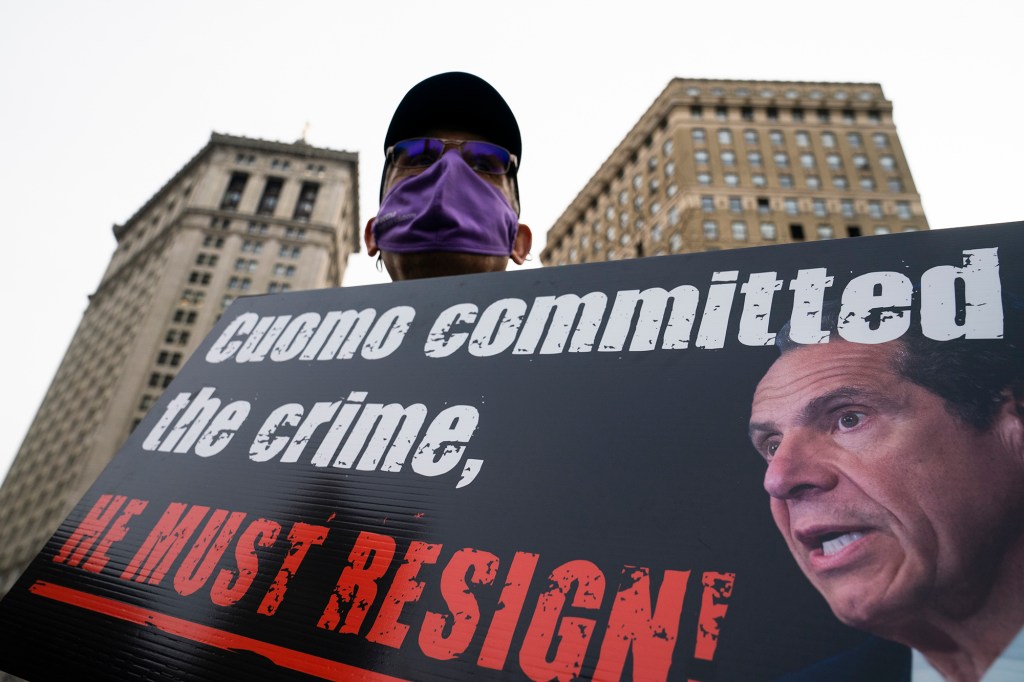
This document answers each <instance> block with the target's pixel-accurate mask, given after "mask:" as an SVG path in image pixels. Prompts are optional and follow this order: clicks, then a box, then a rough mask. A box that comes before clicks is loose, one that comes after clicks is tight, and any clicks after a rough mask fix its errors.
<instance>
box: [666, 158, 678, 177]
mask: <svg viewBox="0 0 1024 682" xmlns="http://www.w3.org/2000/svg"><path fill="white" fill-rule="evenodd" d="M675 174H676V162H675V161H666V162H665V177H667V178H671V177H672V176H673V175H675Z"/></svg>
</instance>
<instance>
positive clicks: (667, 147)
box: [661, 138, 674, 156]
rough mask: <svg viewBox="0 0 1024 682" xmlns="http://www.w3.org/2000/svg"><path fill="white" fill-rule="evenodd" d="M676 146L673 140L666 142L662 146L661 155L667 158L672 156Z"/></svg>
mask: <svg viewBox="0 0 1024 682" xmlns="http://www.w3.org/2000/svg"><path fill="white" fill-rule="evenodd" d="M673 149H674V145H673V144H672V138H669V139H667V140H665V143H664V144H663V145H661V153H662V154H664V155H665V156H672V151H673Z"/></svg>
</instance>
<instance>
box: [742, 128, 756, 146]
mask: <svg viewBox="0 0 1024 682" xmlns="http://www.w3.org/2000/svg"><path fill="white" fill-rule="evenodd" d="M743 141H744V142H746V143H747V144H757V131H756V130H750V129H749V128H748V129H747V130H744V131H743Z"/></svg>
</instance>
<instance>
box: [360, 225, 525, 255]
mask: <svg viewBox="0 0 1024 682" xmlns="http://www.w3.org/2000/svg"><path fill="white" fill-rule="evenodd" d="M532 246H533V232H531V231H530V227H529V226H528V225H524V224H522V223H519V229H518V230H517V231H516V239H515V241H514V242H512V255H511V256H510V257H511V258H512V261H513V262H514V263H515V264H516V265H522V264H523V263H525V262H526V257H527V256H529V255H530V248H531V247H532ZM371 255H372V254H371Z"/></svg>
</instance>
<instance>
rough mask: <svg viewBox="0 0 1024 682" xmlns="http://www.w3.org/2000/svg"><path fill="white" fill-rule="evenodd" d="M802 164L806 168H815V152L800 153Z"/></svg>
mask: <svg viewBox="0 0 1024 682" xmlns="http://www.w3.org/2000/svg"><path fill="white" fill-rule="evenodd" d="M800 165H801V166H803V167H804V168H814V154H811V153H810V152H804V153H803V154H801V155H800Z"/></svg>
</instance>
